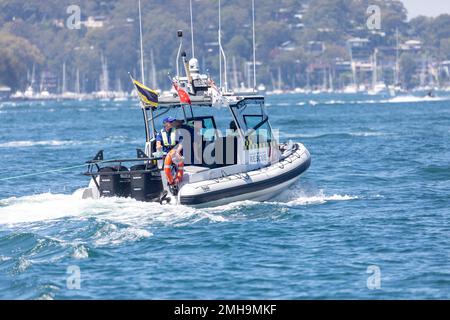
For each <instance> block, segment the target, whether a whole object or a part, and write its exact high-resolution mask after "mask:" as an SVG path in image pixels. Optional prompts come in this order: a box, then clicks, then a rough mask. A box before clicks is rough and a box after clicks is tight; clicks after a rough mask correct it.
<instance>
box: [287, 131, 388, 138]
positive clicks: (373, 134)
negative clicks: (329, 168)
mask: <svg viewBox="0 0 450 320" xmlns="http://www.w3.org/2000/svg"><path fill="white" fill-rule="evenodd" d="M386 135H389V133H385V132H374V131H359V132H332V133H317V134H295V133H291V134H289V133H285V134H283V133H282V134H280V137H281V138H285V139H295V138H300V139H301V138H303V139H321V138H329V137H335V138H339V137H340V138H351V137H380V136H386Z"/></svg>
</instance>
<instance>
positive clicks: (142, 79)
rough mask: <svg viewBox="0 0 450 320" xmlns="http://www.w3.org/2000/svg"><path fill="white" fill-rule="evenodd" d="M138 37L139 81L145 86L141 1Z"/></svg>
mask: <svg viewBox="0 0 450 320" xmlns="http://www.w3.org/2000/svg"><path fill="white" fill-rule="evenodd" d="M139 35H140V39H141V81H142V83H144V84H145V74H144V44H143V41H142V15H141V0H139Z"/></svg>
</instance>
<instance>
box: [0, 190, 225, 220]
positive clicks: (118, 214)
mask: <svg viewBox="0 0 450 320" xmlns="http://www.w3.org/2000/svg"><path fill="white" fill-rule="evenodd" d="M221 213H222V212H221V211H220V209H214V210H200V209H194V208H191V207H184V206H183V207H180V206H174V205H160V204H158V203H153V204H151V205H149V204H148V203H146V202H139V201H136V200H134V199H129V198H127V199H124V198H102V199H98V200H93V199H89V200H81V199H80V198H79V197H78V196H77V195H64V194H51V193H45V194H39V195H32V196H24V197H20V198H15V197H13V198H8V199H4V200H0V225H9V226H14V225H16V224H24V223H35V222H52V221H55V220H59V219H63V218H82V219H87V218H92V217H95V218H99V219H103V220H108V221H112V222H118V223H123V224H127V225H130V226H145V225H174V226H180V225H185V224H190V223H195V222H198V221H202V220H208V221H212V222H222V221H226V220H227V219H226V218H225V217H223V216H222V215H221Z"/></svg>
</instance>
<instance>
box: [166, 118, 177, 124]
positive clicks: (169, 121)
mask: <svg viewBox="0 0 450 320" xmlns="http://www.w3.org/2000/svg"><path fill="white" fill-rule="evenodd" d="M175 120H177V119H175V118H173V117H165V118H164V119H163V123H172V122H174V121H175Z"/></svg>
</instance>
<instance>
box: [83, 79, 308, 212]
mask: <svg viewBox="0 0 450 320" xmlns="http://www.w3.org/2000/svg"><path fill="white" fill-rule="evenodd" d="M202 76H203V75H202ZM199 78H201V77H199ZM206 81H207V79H205V83H207V82H206ZM188 82H189V80H188V79H187V78H186V79H183V77H181V78H180V84H181V86H182V87H188V86H189V85H190V84H189V83H188ZM209 83H210V84H209V85H206V86H204V87H203V89H204V90H199V88H202V87H201V86H198V85H197V87H196V90H194V92H196V94H195V95H194V94H190V100H191V103H192V105H184V104H181V103H180V99H179V97H178V95H177V94H176V93H173V94H170V95H165V96H161V97H160V99H159V105H158V108H152V107H149V106H143V107H142V108H143V115H144V120H145V128H146V136H147V142H146V145H145V152H144V151H142V150H140V149H138V150H137V158H135V159H113V160H104V158H103V151H100V152H99V153H98V154H97V155H96V157H94V159H92V160H90V161H88V171H87V172H86V173H85V174H86V175H88V176H90V177H92V180H91V183H90V185H89V187H88V188H86V189H82V190H80V193H81V195H82V198H84V199H86V198H100V197H132V198H134V199H136V200H139V201H147V202H160V203H171V204H181V205H188V206H217V205H223V204H227V203H231V202H234V201H242V200H254V201H266V200H270V199H271V198H274V197H275V196H277V195H278V194H279V193H281V192H282V191H284V190H287V189H288V188H289V186H290V185H292V184H293V183H294V182H296V181H297V179H298V178H299V177H300V175H301V174H302V173H304V172H305V171H306V170H307V169H308V168H309V166H310V163H311V157H310V154H309V152H308V150H307V149H306V148H305V147H304V146H303V145H302V144H301V143H292V142H290V143H288V144H279V143H278V141H277V139H276V135H275V133H274V130H273V129H272V127H271V125H270V122H269V116H268V114H267V113H266V108H265V106H264V97H263V96H257V95H249V96H235V95H230V94H229V95H226V96H225V98H226V100H227V101H228V103H227V104H225V105H224V107H225V108H227V109H228V111H229V114H230V119H232V121H233V122H234V124H235V125H233V127H234V128H233V129H235V130H229V129H228V130H223V131H221V128H218V127H217V126H216V118H215V116H214V113H215V111H217V109H216V108H215V107H213V105H214V103H215V102H214V98H213V96H214V90H215V87H214V85H211V82H209ZM194 86H195V85H194ZM177 111H181V112H178V114H182V115H183V116H182V117H183V120H184V125H183V126H182V128H179V129H177V130H180V131H183V130H184V133H185V134H184V135H183V142H182V144H183V155H184V157H183V158H180V159H178V161H177V160H176V159H172V157H173V158H176V157H174V156H173V152H169V154H164V155H162V156H161V155H158V154H157V153H156V141H155V135H156V132H155V130H154V129H153V124H154V123H155V122H156V123H159V122H160V120H161V119H162V118H163V117H164V116H166V115H167V114H170V113H176V112H177ZM222 117H223V112H222V114H221V118H222ZM158 120H159V121H158ZM180 120H181V119H180ZM220 122H222V123H223V122H224V120H223V119H220ZM225 123H226V122H225ZM128 164H130V165H128ZM133 164H134V165H133ZM176 177H178V179H177V178H176Z"/></svg>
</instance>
